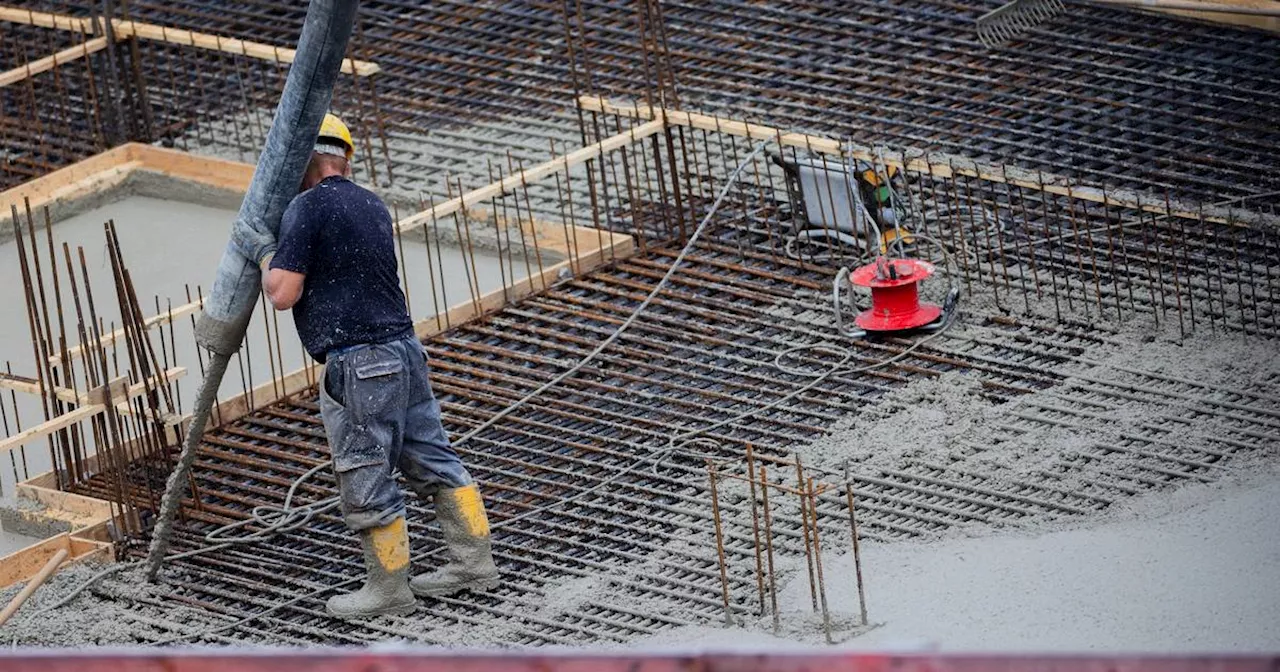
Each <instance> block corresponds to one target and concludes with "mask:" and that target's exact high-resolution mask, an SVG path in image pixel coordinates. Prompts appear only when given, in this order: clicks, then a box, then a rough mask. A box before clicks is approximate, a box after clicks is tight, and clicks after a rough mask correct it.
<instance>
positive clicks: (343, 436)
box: [320, 362, 387, 474]
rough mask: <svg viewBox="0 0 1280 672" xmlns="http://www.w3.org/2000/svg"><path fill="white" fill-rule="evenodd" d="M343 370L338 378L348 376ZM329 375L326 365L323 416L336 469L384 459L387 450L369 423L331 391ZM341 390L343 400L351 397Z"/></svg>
mask: <svg viewBox="0 0 1280 672" xmlns="http://www.w3.org/2000/svg"><path fill="white" fill-rule="evenodd" d="M332 365H333V366H343V363H342V362H334V363H333V364H332ZM342 373H343V372H339V373H338V377H339V380H342V379H343V378H345V376H343V375H342ZM328 378H329V368H328V367H326V368H325V373H324V375H323V376H322V377H321V379H320V418H321V420H322V421H323V422H324V433H325V435H326V436H327V437H328V438H329V453H330V455H332V457H333V469H334V471H336V472H338V473H340V474H341V473H343V472H348V471H352V470H354V469H359V468H360V467H367V466H371V465H375V464H381V463H383V462H385V461H386V459H387V457H386V450H385V448H383V447H381V446H379V445H378V441H377V439H376V438H375V437H374V436H373V435H372V434H371V432H370V431H369V427H368V425H367V424H365V423H362V422H360V421H359V419H358V418H356V417H355V414H354V413H352V411H351V409H350V408H348V407H347V405H346V404H344V403H342V402H340V401H338V400H337V399H335V398H334V397H333V396H332V395H330V394H329V390H328V387H329V386H328V382H329V381H328V380H327V379H328ZM343 382H345V381H343ZM343 387H346V386H345V385H343ZM342 394H343V398H344V401H345V400H346V399H348V398H350V397H351V394H350V392H349V391H347V390H343V391H342Z"/></svg>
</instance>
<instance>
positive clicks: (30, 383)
mask: <svg viewBox="0 0 1280 672" xmlns="http://www.w3.org/2000/svg"><path fill="white" fill-rule="evenodd" d="M185 375H187V368H186V367H185V366H174V367H171V368H169V369H166V370H165V371H164V373H162V374H161V375H160V376H152V380H151V384H152V385H153V386H154V385H157V384H164V383H169V382H172V381H174V380H177V379H179V378H182V377H183V376H185ZM125 380H127V379H126V378H124V377H121V378H118V379H116V380H115V381H112V382H113V384H114V386H113V387H112V388H111V389H112V392H111V395H112V397H113V398H116V399H125V400H128V399H132V398H134V397H136V396H139V395H141V394H142V393H143V392H145V391H146V389H145V385H144V384H143V383H142V382H137V383H134V384H132V385H129V386H128V387H125V386H124V385H123V381H125ZM0 389H4V390H15V391H17V392H25V393H27V394H34V395H37V396H38V395H39V394H40V393H41V392H40V381H39V380H37V379H35V378H28V377H26V376H16V375H13V374H9V373H0ZM101 389H102V388H101V387H97V388H94V390H90V391H89V393H88V394H77V393H76V391H75V390H73V389H71V388H69V387H54V388H53V394H54V396H55V397H57V398H58V399H60V400H62V401H65V402H67V403H71V404H78V405H81V406H83V405H88V404H101V403H103V402H102V400H101V399H100V398H99V397H97V396H95V394H94V393H95V391H98V390H101ZM116 410H118V411H120V412H121V413H126V414H128V413H132V409H131V408H130V406H129V404H128V402H127V401H121V402H118V403H117V404H116Z"/></svg>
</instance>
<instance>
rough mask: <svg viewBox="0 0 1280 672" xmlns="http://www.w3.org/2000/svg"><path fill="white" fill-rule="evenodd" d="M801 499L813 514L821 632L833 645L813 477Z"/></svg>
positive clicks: (814, 552)
mask: <svg viewBox="0 0 1280 672" xmlns="http://www.w3.org/2000/svg"><path fill="white" fill-rule="evenodd" d="M800 496H801V497H805V496H807V497H808V499H809V511H811V512H812V513H813V515H812V516H811V517H810V519H811V522H812V524H813V564H814V566H815V567H816V568H817V570H818V597H819V599H820V601H821V603H822V631H823V632H824V633H825V634H826V637H827V643H828V644H833V643H834V642H833V641H832V639H831V611H830V610H829V609H828V608H827V584H826V581H825V579H824V578H823V576H822V542H821V541H820V537H821V534H820V533H819V531H818V527H819V526H818V494H817V490H816V489H815V488H814V486H813V477H812V476H810V477H809V482H808V489H807V490H803V489H802V491H801V495H800Z"/></svg>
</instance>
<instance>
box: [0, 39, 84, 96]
mask: <svg viewBox="0 0 1280 672" xmlns="http://www.w3.org/2000/svg"><path fill="white" fill-rule="evenodd" d="M106 47H107V38H105V37H95V38H93V39H91V40H88V41H86V42H83V43H81V44H77V45H76V46H74V47H67V48H66V49H63V50H62V51H59V52H57V53H55V54H51V55H49V56H45V57H44V58H41V59H37V60H34V61H31V62H30V63H27V64H26V65H23V66H19V67H16V68H14V69H12V70H9V71H7V72H0V87H5V86H9V85H10V84H14V83H16V82H21V81H22V80H24V79H26V78H28V77H31V76H33V75H38V74H40V73H42V72H45V71H48V70H52V69H53V68H55V67H57V66H59V65H62V64H63V63H69V62H71V61H74V60H76V59H78V58H84V57H86V56H88V55H89V54H93V53H97V52H99V51H102V50H103V49H105V48H106Z"/></svg>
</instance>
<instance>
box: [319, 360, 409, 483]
mask: <svg viewBox="0 0 1280 672" xmlns="http://www.w3.org/2000/svg"><path fill="white" fill-rule="evenodd" d="M344 365H345V367H346V368H345V369H344V371H343V373H344V374H345V377H346V380H347V385H346V388H345V390H344V394H345V395H346V396H345V398H344V401H345V402H346V403H345V404H344V406H345V409H344V410H345V411H346V413H347V417H348V421H349V426H348V427H347V428H346V435H345V437H344V440H343V441H342V442H341V443H340V444H339V446H338V448H336V449H335V452H334V456H333V459H334V468H335V469H336V470H337V471H339V472H342V471H350V470H353V469H357V468H359V467H364V466H369V465H375V464H388V462H389V455H388V452H387V451H388V448H389V446H390V444H391V442H392V441H393V440H394V432H395V429H394V423H393V422H391V420H392V418H390V417H389V413H390V411H392V410H394V407H395V405H396V402H397V398H398V397H399V396H401V395H402V394H403V391H402V389H401V388H402V387H403V384H402V383H403V378H404V376H403V375H402V373H403V371H404V362H402V361H401V360H400V357H399V356H398V355H397V354H396V353H395V351H394V350H392V349H391V348H389V347H387V346H380V345H375V346H370V347H367V348H361V349H360V350H357V351H355V352H353V353H352V354H350V355H348V357H347V361H346V362H345V363H344Z"/></svg>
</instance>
